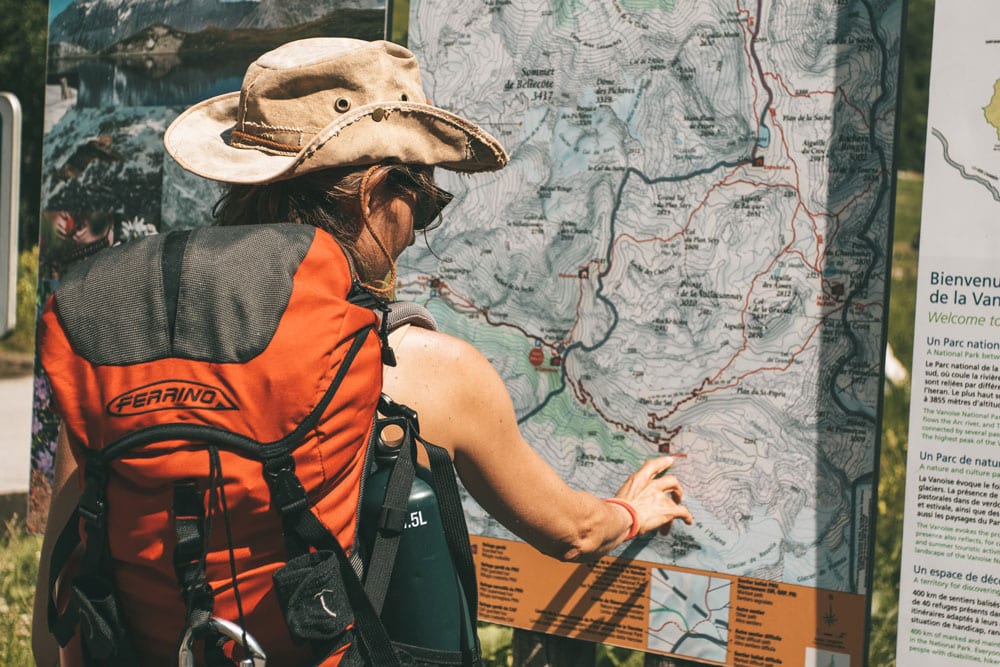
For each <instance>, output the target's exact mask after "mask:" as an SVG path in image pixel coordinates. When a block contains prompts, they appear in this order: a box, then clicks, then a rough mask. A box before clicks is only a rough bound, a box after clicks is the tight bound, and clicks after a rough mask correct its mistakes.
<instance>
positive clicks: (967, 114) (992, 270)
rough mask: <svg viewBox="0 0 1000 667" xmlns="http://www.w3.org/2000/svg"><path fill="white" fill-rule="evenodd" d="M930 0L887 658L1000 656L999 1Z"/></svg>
mask: <svg viewBox="0 0 1000 667" xmlns="http://www.w3.org/2000/svg"><path fill="white" fill-rule="evenodd" d="M956 9H958V8H957V7H955V6H950V5H948V4H947V3H938V5H937V11H936V14H935V21H934V48H933V55H932V58H931V81H930V105H929V109H928V117H927V128H928V136H927V157H926V164H925V167H924V199H923V213H922V217H921V225H920V268H919V274H918V286H917V304H916V323H915V326H914V341H913V385H912V398H911V403H910V406H911V407H910V427H909V450H908V454H907V457H908V458H907V477H906V517H905V522H904V531H903V554H902V574H901V580H900V598H899V634H898V647H897V663H898V664H900V665H934V666H935V667H938V666H941V667H948V666H951V665H969V664H975V663H978V664H983V665H995V664H997V663H998V662H1000V598H998V593H1000V576H998V574H997V565H998V564H1000V449H998V446H1000V427H998V423H1000V422H998V419H997V415H998V413H1000V268H998V262H997V260H998V258H1000V236H998V234H997V216H998V214H1000V170H998V162H997V159H998V156H1000V66H998V63H1000V6H998V5H997V4H996V2H992V1H991V0H970V1H968V2H963V3H962V4H961V10H960V11H956Z"/></svg>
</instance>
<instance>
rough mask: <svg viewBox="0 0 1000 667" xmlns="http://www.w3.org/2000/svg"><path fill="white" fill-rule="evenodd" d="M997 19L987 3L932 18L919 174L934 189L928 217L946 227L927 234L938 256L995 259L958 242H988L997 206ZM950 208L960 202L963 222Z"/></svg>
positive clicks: (989, 249) (982, 247)
mask: <svg viewBox="0 0 1000 667" xmlns="http://www.w3.org/2000/svg"><path fill="white" fill-rule="evenodd" d="M995 17H996V3H995V2H990V1H989V0H970V1H969V2H967V3H965V4H963V6H962V11H961V12H946V11H942V12H938V13H937V14H936V15H935V27H934V49H935V52H934V59H933V61H932V63H931V85H932V86H933V87H934V91H935V93H934V95H932V96H931V99H930V104H929V107H928V111H927V120H928V122H927V125H928V135H929V136H928V137H927V157H926V166H925V169H924V174H925V178H926V179H927V180H931V179H933V182H934V183H935V184H937V187H935V192H930V193H928V194H929V195H930V196H929V197H928V198H927V200H926V201H925V202H924V207H925V215H929V216H933V217H934V219H935V220H948V221H949V224H943V225H938V226H935V227H936V230H935V228H934V227H932V228H931V229H930V233H929V235H928V237H926V238H929V239H930V241H931V243H930V244H929V245H928V247H930V248H934V249H935V251H939V253H940V254H941V255H943V256H961V255H964V256H969V255H979V256H980V257H981V258H983V259H990V260H992V259H993V257H994V256H995V254H994V253H995V250H994V246H993V245H990V244H970V243H967V242H963V241H965V240H966V239H968V238H985V237H990V236H992V235H993V234H994V233H995V231H994V230H995V228H996V215H997V211H998V208H997V206H1000V163H998V157H1000V29H998V28H997V23H996V19H995ZM954 72H962V76H960V77H956V76H954ZM956 79H958V80H956ZM955 201H961V202H963V215H961V216H956V215H955V205H954V202H955ZM955 225H959V226H960V227H959V228H956V227H955ZM959 229H961V233H956V232H958V231H959ZM921 233H923V230H921ZM922 240H923V239H922Z"/></svg>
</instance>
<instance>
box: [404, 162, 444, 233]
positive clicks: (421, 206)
mask: <svg viewBox="0 0 1000 667" xmlns="http://www.w3.org/2000/svg"><path fill="white" fill-rule="evenodd" d="M392 177H394V178H395V179H396V181H397V182H398V183H399V184H401V185H405V186H408V188H409V189H410V190H411V191H412V192H413V194H414V195H415V196H416V201H415V203H414V205H413V229H414V231H418V232H421V231H428V230H431V229H434V228H435V227H437V226H438V225H440V224H441V211H442V210H444V207H445V206H447V205H448V204H449V203H451V200H452V199H454V198H455V195H453V194H451V193H450V192H448V191H447V190H442V189H441V188H439V187H438V186H436V185H434V183H433V182H423V181H418V180H417V179H415V178H413V176H411V175H410V174H409V172H407V171H404V170H402V169H394V170H393V172H392Z"/></svg>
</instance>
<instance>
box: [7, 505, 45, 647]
mask: <svg viewBox="0 0 1000 667" xmlns="http://www.w3.org/2000/svg"><path fill="white" fill-rule="evenodd" d="M41 547H42V538H41V537H38V536H35V535H29V534H28V532H27V530H26V529H25V526H24V522H23V521H21V520H20V519H18V518H17V517H14V518H13V519H11V520H10V521H8V522H7V526H6V531H0V554H2V556H0V665H31V664H34V661H33V659H32V657H31V608H32V603H33V601H34V596H35V578H36V577H37V576H38V554H39V550H40V549H41Z"/></svg>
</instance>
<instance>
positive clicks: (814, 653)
mask: <svg viewBox="0 0 1000 667" xmlns="http://www.w3.org/2000/svg"><path fill="white" fill-rule="evenodd" d="M901 11H902V3H901V2H898V1H888V2H870V1H867V0H866V1H854V0H847V1H844V2H827V1H818V0H805V1H803V0H786V1H783V0H757V1H756V2H736V3H734V2H731V1H729V0H726V1H721V0H705V1H699V2H690V1H680V0H678V1H672V0H666V1H662V2H649V1H645V0H643V1H640V0H618V1H615V2H603V1H597V0H577V1H575V2H544V1H543V2H536V1H535V0H454V1H452V2H447V3H442V2H435V1H433V0H413V2H411V13H410V31H409V46H410V48H412V49H413V50H414V51H416V53H417V55H418V58H419V59H420V60H421V62H422V63H423V65H424V69H425V85H426V88H427V91H428V94H429V96H430V97H431V99H433V100H434V101H435V103H437V104H439V105H441V106H444V107H446V108H450V109H453V110H456V111H458V112H459V113H461V114H462V115H464V116H466V117H469V118H471V119H473V120H475V121H476V122H478V123H481V124H483V125H484V126H485V127H486V128H488V129H489V130H490V131H491V132H492V133H493V134H494V135H495V136H497V137H498V138H499V139H500V140H501V142H502V143H504V144H505V145H506V147H507V148H508V150H509V151H510V154H511V161H510V164H509V166H508V167H507V168H506V169H504V170H503V171H502V172H499V173H498V174H487V175H476V176H456V175H451V174H445V173H443V172H439V174H440V175H439V178H440V179H441V181H442V183H443V186H444V187H445V188H446V189H449V190H451V191H453V192H455V194H456V200H455V203H454V204H453V208H452V207H449V211H448V213H447V219H446V222H445V224H444V225H442V226H441V227H440V228H439V229H437V230H435V231H434V232H433V233H432V234H429V235H428V236H427V238H426V247H425V248H423V249H421V248H420V246H421V245H423V244H424V242H423V241H420V240H418V243H417V246H416V247H415V248H414V249H411V250H410V251H408V252H407V253H405V254H404V255H403V257H402V258H401V267H400V268H401V285H400V287H399V291H398V294H399V296H400V297H401V298H403V299H408V300H414V301H419V302H422V303H424V304H425V305H427V306H428V308H430V310H431V311H432V312H433V314H434V315H435V316H436V318H437V320H438V324H439V326H440V327H441V328H442V329H443V330H445V331H448V332H450V333H454V334H457V335H458V336H460V337H462V338H465V339H467V340H470V341H472V342H473V343H474V344H475V345H476V346H477V347H478V348H479V349H480V350H482V351H483V352H484V353H485V354H486V355H487V356H488V357H489V358H490V359H491V361H492V362H493V363H494V364H495V365H496V367H497V368H498V369H499V370H500V372H501V373H502V375H503V376H504V378H505V380H506V382H507V384H508V387H509V389H510V391H511V393H512V395H513V399H514V402H515V406H516V409H517V413H518V417H519V420H520V423H521V427H522V430H523V432H524V434H525V436H526V438H527V439H528V441H529V442H530V443H532V445H533V446H534V447H535V448H536V449H537V450H538V451H539V453H540V454H541V455H542V456H543V457H544V458H545V460H546V461H548V463H549V464H551V465H552V466H553V467H554V468H555V469H556V470H557V471H558V472H559V474H560V475H562V477H563V478H564V479H566V480H568V481H569V483H570V484H571V485H573V486H574V487H577V488H582V489H586V490H589V491H592V492H594V493H596V494H598V495H601V496H608V495H612V494H613V493H614V492H615V490H616V489H617V487H618V485H619V484H621V482H622V481H623V480H624V479H625V478H626V476H627V475H628V474H630V473H631V472H632V471H634V470H635V469H636V468H637V467H638V466H639V465H640V464H641V462H642V461H643V460H645V459H647V458H649V457H651V456H653V455H656V454H658V453H670V454H672V455H674V456H675V457H677V459H678V463H677V465H676V466H675V469H674V472H675V473H676V474H677V476H678V477H680V479H681V480H682V482H683V484H684V487H685V497H684V501H685V504H687V505H688V506H689V507H690V509H691V511H692V512H693V514H694V517H695V524H694V525H693V526H690V527H687V526H680V525H678V526H674V527H673V530H672V531H671V532H670V534H669V536H666V537H653V538H647V539H641V540H637V541H634V542H632V543H630V544H628V545H627V546H626V547H624V548H623V549H622V550H620V551H619V552H617V553H615V554H614V555H613V557H611V558H608V559H605V560H602V561H601V562H600V563H598V564H596V565H592V566H573V565H565V564H561V563H558V562H556V561H554V560H551V559H548V558H545V557H542V556H539V555H538V554H537V553H536V552H534V551H532V550H531V549H530V548H528V547H526V546H525V545H523V544H522V543H520V542H518V541H516V539H515V538H514V536H513V535H512V534H511V533H510V532H509V531H507V530H506V529H505V528H503V527H502V526H500V525H499V524H498V523H497V522H496V521H494V520H493V519H492V518H491V517H490V516H488V514H487V513H486V512H485V511H483V510H482V509H481V508H479V507H477V506H476V505H475V503H474V502H472V501H471V500H468V501H467V504H466V509H467V513H468V515H469V517H470V520H469V524H470V529H471V530H472V531H473V532H474V533H475V534H476V535H477V538H476V546H477V563H478V567H479V578H480V599H481V601H482V604H481V617H482V618H484V619H486V620H494V621H497V622H500V623H506V624H510V625H515V626H518V627H522V628H531V629H534V630H541V631H545V632H550V633H555V634H563V635H567V636H578V637H585V638H587V639H592V640H598V641H604V642H607V643H612V644H617V645H621V646H627V647H631V648H636V649H641V650H645V651H650V652H655V653H663V654H672V655H676V656H682V657H686V658H691V659H696V660H698V661H702V662H708V663H715V664H727V665H762V664H786V665H803V664H805V665H813V664H816V665H823V666H824V667H826V666H828V665H837V666H840V665H848V664H850V665H859V664H862V663H863V661H864V656H865V620H866V613H867V606H868V605H867V595H868V591H869V578H870V574H869V572H870V558H871V553H872V530H873V518H874V507H875V505H874V493H875V488H876V481H877V480H876V464H877V461H878V456H877V450H878V438H879V433H880V427H879V408H880V397H881V394H882V382H883V378H882V361H883V356H884V333H883V331H884V318H885V313H886V310H885V300H886V274H887V268H888V252H887V248H888V237H889V222H888V221H889V219H890V215H889V213H890V205H891V201H892V194H893V177H894V170H893V155H892V139H893V134H894V118H895V109H896V93H897V69H898V52H899V34H900V24H901ZM538 502H539V503H544V502H545V499H544V498H539V499H538Z"/></svg>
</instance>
